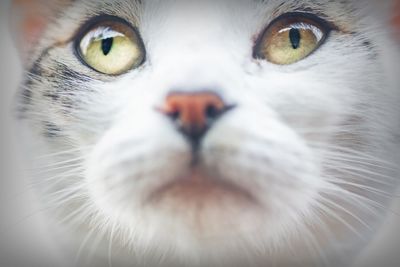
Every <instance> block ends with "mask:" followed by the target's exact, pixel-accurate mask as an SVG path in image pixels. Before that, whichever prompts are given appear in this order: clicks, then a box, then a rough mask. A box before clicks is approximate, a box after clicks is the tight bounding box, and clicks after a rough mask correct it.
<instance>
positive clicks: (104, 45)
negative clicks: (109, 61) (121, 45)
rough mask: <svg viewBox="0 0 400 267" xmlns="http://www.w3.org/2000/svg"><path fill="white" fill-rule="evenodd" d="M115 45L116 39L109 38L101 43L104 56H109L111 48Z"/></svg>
mask: <svg viewBox="0 0 400 267" xmlns="http://www.w3.org/2000/svg"><path fill="white" fill-rule="evenodd" d="M113 43H114V38H107V39H104V40H102V41H101V50H102V51H103V54H104V55H105V56H107V55H108V54H109V53H110V52H111V48H112V46H113Z"/></svg>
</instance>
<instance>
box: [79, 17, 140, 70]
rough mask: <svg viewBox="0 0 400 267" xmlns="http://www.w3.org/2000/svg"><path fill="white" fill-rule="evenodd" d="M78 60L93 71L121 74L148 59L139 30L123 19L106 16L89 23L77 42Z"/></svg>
mask: <svg viewBox="0 0 400 267" xmlns="http://www.w3.org/2000/svg"><path fill="white" fill-rule="evenodd" d="M76 50H77V52H78V55H79V57H80V58H81V59H82V61H84V62H85V64H86V65H88V66H89V67H91V68H92V69H94V70H96V71H98V72H100V73H103V74H108V75H120V74H122V73H125V72H127V71H129V70H131V69H134V68H137V67H138V66H140V65H141V64H142V63H143V62H144V59H145V51H144V45H143V42H142V40H141V38H140V36H139V34H138V33H137V31H136V30H135V29H134V28H133V27H132V26H130V25H129V24H128V23H127V22H125V21H123V20H122V19H119V18H115V17H104V18H103V19H101V20H97V21H96V22H95V23H91V24H89V26H88V27H86V28H85V31H83V34H81V35H80V38H78V40H77V43H76Z"/></svg>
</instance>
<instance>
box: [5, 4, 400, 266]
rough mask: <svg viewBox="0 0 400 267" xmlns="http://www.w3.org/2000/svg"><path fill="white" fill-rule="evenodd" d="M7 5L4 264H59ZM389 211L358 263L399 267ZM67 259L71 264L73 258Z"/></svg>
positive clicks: (399, 227) (398, 223) (398, 233)
mask: <svg viewBox="0 0 400 267" xmlns="http://www.w3.org/2000/svg"><path fill="white" fill-rule="evenodd" d="M8 7H9V2H8V1H1V2H0V40H1V41H0V84H1V87H0V90H1V93H0V116H1V120H0V122H1V126H0V129H1V131H0V153H1V157H0V267H11V266H13V267H14V266H15V267H25V266H26V267H28V266H29V267H35V266H38V267H39V266H42V267H45V266H53V267H55V263H54V262H53V263H50V262H51V261H52V260H55V259H57V257H58V255H57V252H56V248H55V247H54V245H53V244H52V243H51V241H54V240H49V238H50V237H49V235H48V234H46V233H47V231H48V229H46V228H45V227H44V226H43V224H42V223H41V221H40V214H41V212H40V208H38V207H35V205H34V204H33V203H34V201H33V199H34V198H33V197H32V196H31V195H30V193H29V190H28V186H27V182H26V179H24V173H23V171H22V169H23V168H21V166H18V163H19V162H20V161H19V160H18V157H17V155H16V154H17V153H15V149H14V145H13V144H14V143H17V142H18V139H17V137H16V134H15V132H13V127H12V125H11V120H10V113H11V112H10V111H11V105H12V101H13V96H14V93H15V90H16V87H17V84H18V80H19V77H20V73H21V70H20V67H19V60H18V56H17V55H16V51H15V45H14V44H13V43H12V42H11V38H10V36H9V34H8V30H7V29H8V25H7V21H8V19H7V16H8V13H9V12H8ZM399 91H400V90H399ZM399 93H400V92H399ZM391 209H392V212H391V216H389V218H388V219H387V220H386V221H385V224H384V226H383V227H382V229H381V231H380V232H379V233H377V236H376V238H375V240H374V242H372V244H371V246H370V247H369V248H368V249H367V250H365V252H364V253H363V255H361V257H360V259H359V261H358V263H357V265H356V267H379V266H388V267H397V266H400V215H395V213H397V214H400V199H399V200H398V201H396V203H394V205H393V207H392V208H391ZM64 260H65V259H64ZM62 261H63V260H62ZM66 262H67V264H66V265H67V266H68V265H69V264H71V262H73V259H67V261H66ZM68 263H69V264H68Z"/></svg>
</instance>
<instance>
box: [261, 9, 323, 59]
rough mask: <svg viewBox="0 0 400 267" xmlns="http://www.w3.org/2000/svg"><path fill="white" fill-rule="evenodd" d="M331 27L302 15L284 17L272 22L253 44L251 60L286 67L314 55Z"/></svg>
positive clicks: (312, 16)
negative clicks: (255, 59) (254, 45)
mask: <svg viewBox="0 0 400 267" xmlns="http://www.w3.org/2000/svg"><path fill="white" fill-rule="evenodd" d="M329 30H330V28H329V27H328V26H327V23H326V22H324V21H323V20H322V19H319V18H318V17H316V16H314V15H310V14H305V13H290V14H285V15H283V16H281V17H279V18H277V19H276V20H274V21H273V22H272V23H271V24H270V26H268V28H267V29H266V30H265V31H264V33H263V34H262V35H261V36H260V38H259V40H258V41H257V43H256V47H255V50H254V57H255V58H259V59H265V60H268V61H270V62H271V63H274V64H279V65H289V64H293V63H295V62H297V61H300V60H302V59H304V58H306V57H307V56H309V55H310V54H311V53H313V52H314V51H315V50H316V49H317V48H318V47H319V46H320V45H321V44H322V43H323V41H324V40H325V39H326V37H327V35H328V33H329Z"/></svg>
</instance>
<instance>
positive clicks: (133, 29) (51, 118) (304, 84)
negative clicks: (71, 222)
mask: <svg viewBox="0 0 400 267" xmlns="http://www.w3.org/2000/svg"><path fill="white" fill-rule="evenodd" d="M371 7H373V4H372V3H371V4H369V3H368V4H366V2H365V1H362V3H361V1H359V2H357V1H341V2H336V3H334V2H332V1H324V0H321V1H306V0H305V1H254V0H248V1H229V3H228V1H201V2H198V1H123V0H118V1H115V0H114V1H102V2H97V1H74V2H73V3H70V4H69V5H68V8H66V9H63V11H62V12H59V13H57V19H56V20H55V22H54V23H53V24H49V27H48V29H47V30H46V31H45V33H44V35H43V36H42V37H41V39H40V42H39V45H38V46H37V47H36V49H34V51H33V52H32V55H31V60H30V63H29V64H28V65H29V67H28V69H29V74H28V75H27V77H26V81H25V84H24V87H23V88H24V90H23V91H22V95H23V98H21V99H22V100H21V103H20V104H21V105H20V107H21V115H22V116H23V118H24V121H26V122H27V123H28V125H29V127H31V129H32V128H33V129H34V130H35V132H36V134H37V135H38V136H39V138H38V140H40V141H41V142H44V143H45V147H46V149H47V151H46V153H47V154H49V151H50V153H51V155H53V160H55V161H56V166H61V167H60V168H57V170H55V171H54V170H52V171H49V176H50V177H52V176H55V177H59V178H56V179H52V182H49V183H47V185H46V189H45V190H44V193H43V195H44V196H47V199H48V200H49V201H50V202H51V201H52V200H51V197H50V195H52V193H53V196H54V193H55V192H58V191H59V190H64V192H69V196H68V198H66V199H63V200H62V201H61V203H62V204H61V205H59V204H57V208H58V210H61V211H62V212H65V213H66V214H68V213H69V212H68V211H70V207H74V208H76V207H78V208H76V209H77V210H76V212H75V213H76V214H79V216H78V217H77V218H79V219H78V220H75V222H77V223H78V224H84V222H86V221H87V220H88V219H89V218H91V219H92V221H93V222H94V223H95V224H96V225H101V227H100V226H99V228H100V229H99V230H101V231H104V230H105V231H111V232H113V234H114V235H115V236H118V238H115V240H114V241H115V242H119V243H124V242H126V243H127V244H128V245H131V246H134V247H135V249H137V250H139V251H148V250H151V251H157V252H158V253H160V254H168V255H173V256H176V257H178V258H184V259H185V260H187V259H190V260H194V259H196V260H200V262H202V261H206V260H211V261H212V260H216V261H219V262H221V261H224V260H227V261H229V260H230V259H232V258H235V259H237V258H240V259H242V258H246V257H247V256H248V255H252V256H251V257H252V258H253V259H254V254H257V255H262V256H260V258H264V257H267V258H270V259H271V257H272V258H274V259H275V258H278V259H279V257H283V256H282V255H285V254H286V253H288V251H291V250H293V251H295V252H294V253H295V254H296V253H298V254H300V255H302V256H304V255H308V256H304V257H314V256H321V255H320V252H318V251H317V247H322V250H326V251H325V252H326V254H327V256H328V257H329V256H330V253H331V252H330V251H329V250H328V247H330V246H331V245H333V244H335V246H337V245H338V244H340V242H345V240H346V242H347V241H348V238H350V239H351V240H353V237H354V233H353V234H351V235H350V234H349V233H351V232H352V230H354V229H360V230H356V232H361V233H363V230H366V225H365V224H368V225H371V224H372V225H373V224H374V223H375V222H376V221H377V219H378V218H377V217H378V216H376V215H377V214H378V213H379V211H380V209H377V205H382V204H381V203H382V202H384V198H382V195H381V194H378V193H377V192H390V190H391V189H392V188H393V186H392V185H393V183H392V182H393V180H392V179H391V178H392V177H393V175H392V174H393V171H394V170H393V168H392V167H389V166H391V165H390V164H389V163H390V161H393V159H391V157H392V152H393V151H395V149H396V148H397V144H395V143H394V141H393V140H394V139H393V132H394V131H395V129H396V127H397V126H396V119H397V117H396V116H394V115H393V114H395V112H396V111H395V105H394V104H395V103H396V101H397V97H398V93H397V92H396V91H395V87H392V86H391V83H395V81H394V80H391V76H390V72H389V71H388V70H387V68H388V66H386V63H388V62H389V61H388V60H386V59H387V57H388V55H389V56H391V55H392V56H393V55H394V54H393V53H394V52H393V51H392V49H391V48H390V46H391V44H390V40H389V39H388V34H387V31H386V28H385V26H384V25H385V24H384V22H383V20H381V19H380V16H381V14H380V11H378V10H372V9H371ZM377 29H379V31H377ZM383 48H384V49H383ZM394 117H395V118H394ZM390 140H391V141H390ZM42 148H43V147H42ZM46 160H49V158H48V157H47V158H46ZM388 162H389V163H388ZM71 163H74V164H71ZM71 165H74V166H75V167H73V166H71ZM40 179H43V177H40ZM41 189H43V188H41ZM65 190H66V191H65ZM369 215H375V216H369ZM372 217H374V218H372ZM366 218H368V221H367V222H366ZM354 240H356V239H355V238H354ZM304 244H306V245H304ZM317 244H318V245H317ZM260 252H261V253H260ZM303 253H304V254H303ZM332 253H333V252H332ZM315 254H318V255H315ZM256 259H257V258H256Z"/></svg>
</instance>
